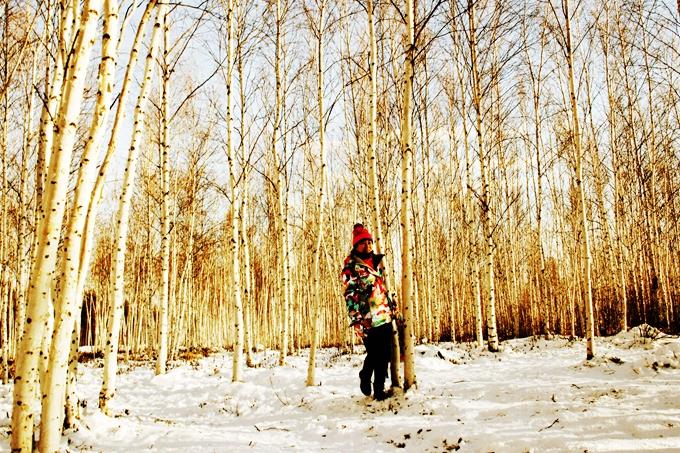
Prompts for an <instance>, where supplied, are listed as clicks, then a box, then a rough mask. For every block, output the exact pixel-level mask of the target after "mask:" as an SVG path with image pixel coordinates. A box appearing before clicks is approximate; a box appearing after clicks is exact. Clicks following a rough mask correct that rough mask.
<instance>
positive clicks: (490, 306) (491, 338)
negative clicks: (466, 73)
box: [468, 0, 498, 352]
mask: <svg viewBox="0 0 680 453" xmlns="http://www.w3.org/2000/svg"><path fill="white" fill-rule="evenodd" d="M468 20H469V22H470V59H471V66H472V68H471V69H472V98H473V104H474V107H475V114H476V118H477V127H476V129H477V148H478V150H477V151H478V154H479V163H480V173H481V178H482V193H481V196H480V204H481V216H482V219H481V220H482V234H483V236H484V251H485V255H486V263H485V265H486V275H485V277H486V278H487V285H488V288H487V291H488V294H487V298H486V332H487V342H488V347H489V351H491V352H497V351H498V332H497V329H496V291H495V284H494V242H493V229H492V228H491V219H490V212H491V208H490V196H489V185H488V176H487V168H486V167H487V162H486V159H487V157H486V152H485V149H484V138H483V137H484V136H483V131H482V127H483V124H482V105H481V103H482V99H481V90H480V86H479V83H480V81H479V70H478V67H477V38H476V33H477V31H476V28H475V8H474V3H473V2H472V0H468Z"/></svg>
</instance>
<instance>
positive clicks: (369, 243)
mask: <svg viewBox="0 0 680 453" xmlns="http://www.w3.org/2000/svg"><path fill="white" fill-rule="evenodd" d="M372 251H373V240H372V239H364V240H363V241H361V242H359V243H358V244H357V252H359V253H371V252H372Z"/></svg>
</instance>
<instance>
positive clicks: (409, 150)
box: [401, 0, 417, 390]
mask: <svg viewBox="0 0 680 453" xmlns="http://www.w3.org/2000/svg"><path fill="white" fill-rule="evenodd" d="M413 13H414V11H413V0H406V43H405V44H406V61H405V62H404V79H403V81H402V83H403V84H404V91H403V99H402V118H401V266H402V268H401V279H402V280H401V303H402V306H403V308H404V318H405V328H404V390H408V389H409V388H411V387H415V386H416V385H417V383H416V370H415V364H414V357H413V356H414V338H413V329H414V325H413V322H414V316H413V315H414V313H413V307H412V303H413V300H412V297H413V291H412V289H411V283H412V270H411V252H412V250H411V220H410V215H409V206H410V205H411V166H412V165H413V145H412V137H411V129H412V127H411V124H412V120H411V100H412V98H413V70H414V68H413V66H414V62H415V48H414V47H415V41H414V18H413Z"/></svg>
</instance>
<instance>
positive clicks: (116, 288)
mask: <svg viewBox="0 0 680 453" xmlns="http://www.w3.org/2000/svg"><path fill="white" fill-rule="evenodd" d="M154 6H155V3H149V5H148V7H147V11H148V12H149V13H150V10H151V9H152V8H153V7H154ZM166 8H167V4H166V3H161V4H160V5H159V6H158V11H157V13H156V22H155V24H154V26H153V31H152V32H151V43H150V45H149V51H148V54H147V56H146V62H145V66H144V76H143V77H144V78H143V80H142V86H141V89H140V92H139V96H138V98H137V103H136V105H135V110H134V120H133V125H134V126H133V127H134V129H133V132H132V143H131V144H130V148H129V151H128V158H127V165H126V167H125V173H124V176H123V187H122V193H121V195H120V201H119V203H118V211H117V213H116V234H115V242H114V247H113V249H114V254H113V257H112V259H111V270H112V280H113V285H112V291H111V296H110V301H109V302H110V303H111V305H112V306H111V311H110V314H109V316H110V318H109V334H108V337H109V338H108V340H107V347H106V349H105V351H104V379H103V382H102V389H101V391H100V392H99V407H100V408H101V409H102V412H104V413H108V407H107V405H108V401H109V400H110V399H111V398H112V397H113V394H114V392H115V388H116V387H115V375H116V364H117V356H118V338H119V335H120V322H121V318H122V315H123V301H124V290H125V284H124V283H125V282H124V278H125V251H126V243H127V234H128V221H129V218H130V203H131V200H132V189H133V184H134V178H135V173H136V169H137V159H138V155H139V148H140V146H141V138H142V134H143V133H144V119H143V114H144V104H145V100H146V98H147V94H148V91H149V85H150V83H149V82H150V80H151V69H152V64H153V55H154V53H155V51H156V48H157V46H158V44H157V43H158V35H159V30H160V28H161V25H160V24H161V20H162V18H163V17H164V15H165V10H166ZM146 14H147V13H146V12H145V16H146ZM143 25H144V24H143V23H140V29H139V30H138V33H137V38H139V36H140V34H141V29H142V27H143ZM137 38H135V46H136V45H137V44H138V42H139V41H138V40H137ZM131 63H132V62H131ZM127 70H128V71H130V66H128V69H127ZM127 75H128V74H126V80H125V82H127V80H128V79H127ZM125 82H124V83H125ZM123 90H125V86H124V87H123ZM122 101H123V99H122V98H121V99H120V100H119V106H120V105H122ZM116 117H118V112H116ZM117 119H118V118H116V120H117ZM114 132H116V130H115V122H114ZM109 147H111V142H110V143H109ZM97 195H98V193H97Z"/></svg>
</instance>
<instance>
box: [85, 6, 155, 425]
mask: <svg viewBox="0 0 680 453" xmlns="http://www.w3.org/2000/svg"><path fill="white" fill-rule="evenodd" d="M156 3H157V2H156V0H151V1H150V2H149V3H148V4H147V6H146V9H145V10H144V13H143V14H142V18H141V20H140V22H139V26H138V28H137V33H136V35H135V39H134V42H133V44H132V49H131V51H130V57H129V59H128V63H127V67H126V69H125V77H124V78H123V86H122V88H121V92H120V97H119V99H118V107H117V109H116V115H115V118H114V121H113V128H112V130H111V136H110V138H109V143H108V146H107V150H106V156H105V157H104V161H103V162H102V165H101V167H100V170H99V175H98V177H97V182H96V183H95V188H94V196H93V198H92V200H91V201H90V206H89V207H88V213H87V225H86V228H85V237H84V239H83V243H84V247H83V248H82V250H81V255H83V256H84V257H85V258H84V259H82V263H87V264H89V259H90V256H91V250H92V242H93V237H94V227H95V220H96V217H97V209H98V206H99V201H100V199H101V194H102V190H103V187H104V181H105V175H106V173H107V172H108V167H109V163H110V162H111V158H112V156H113V153H114V151H115V149H116V146H117V142H118V133H119V131H120V124H121V122H122V120H123V119H124V117H125V106H126V104H127V98H128V94H129V92H130V81H131V80H132V73H133V70H134V67H135V63H136V62H137V57H138V55H139V49H140V46H141V43H142V37H143V36H144V28H145V25H146V23H147V22H148V20H149V18H150V17H151V12H152V11H153V9H154V8H155V7H156ZM88 267H89V266H84V265H81V270H80V277H79V280H80V281H81V288H82V287H83V282H84V279H85V276H86V274H87V271H88ZM109 303H111V304H112V308H111V312H110V318H109V324H108V333H107V335H108V337H107V340H106V347H105V348H104V372H103V378H102V388H101V390H100V392H99V407H100V409H101V410H102V412H104V413H105V414H108V413H109V412H108V407H107V403H108V401H109V400H110V399H111V398H112V397H113V394H114V392H115V389H116V383H115V379H116V368H117V363H118V360H117V359H118V340H119V336H120V321H121V318H122V315H123V313H122V310H123V307H122V306H120V307H118V312H116V307H115V305H114V301H113V300H109Z"/></svg>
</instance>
